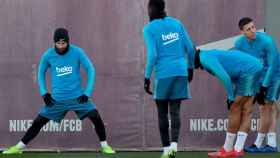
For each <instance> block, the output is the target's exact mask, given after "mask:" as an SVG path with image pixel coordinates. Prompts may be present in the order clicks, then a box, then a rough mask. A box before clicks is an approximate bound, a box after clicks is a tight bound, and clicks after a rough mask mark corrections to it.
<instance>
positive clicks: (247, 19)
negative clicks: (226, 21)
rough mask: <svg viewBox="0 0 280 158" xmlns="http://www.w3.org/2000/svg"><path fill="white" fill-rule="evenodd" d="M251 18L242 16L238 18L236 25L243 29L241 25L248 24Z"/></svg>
mask: <svg viewBox="0 0 280 158" xmlns="http://www.w3.org/2000/svg"><path fill="white" fill-rule="evenodd" d="M252 21H253V19H251V18H249V17H243V18H241V19H240V20H239V22H238V26H239V29H240V30H243V27H244V26H245V25H247V24H249V23H250V22H252Z"/></svg>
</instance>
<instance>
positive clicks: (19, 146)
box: [16, 141, 26, 149]
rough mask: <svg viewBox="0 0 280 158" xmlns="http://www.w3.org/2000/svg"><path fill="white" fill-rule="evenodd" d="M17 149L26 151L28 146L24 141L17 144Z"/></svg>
mask: <svg viewBox="0 0 280 158" xmlns="http://www.w3.org/2000/svg"><path fill="white" fill-rule="evenodd" d="M16 147H17V148H18V149H24V148H25V147H26V145H25V144H24V143H23V142H22V141H20V142H18V143H17V145H16Z"/></svg>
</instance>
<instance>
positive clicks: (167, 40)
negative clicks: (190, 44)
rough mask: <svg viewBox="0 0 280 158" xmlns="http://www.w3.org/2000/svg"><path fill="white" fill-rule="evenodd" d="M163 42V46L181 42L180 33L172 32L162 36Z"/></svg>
mask: <svg viewBox="0 0 280 158" xmlns="http://www.w3.org/2000/svg"><path fill="white" fill-rule="evenodd" d="M161 38H162V40H163V41H164V42H163V45H167V44H171V43H173V42H175V41H177V40H179V33H178V32H170V33H168V34H162V35H161Z"/></svg>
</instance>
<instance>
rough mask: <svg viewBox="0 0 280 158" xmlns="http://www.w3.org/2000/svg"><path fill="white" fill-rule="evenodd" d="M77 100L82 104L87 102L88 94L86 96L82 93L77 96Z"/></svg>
mask: <svg viewBox="0 0 280 158" xmlns="http://www.w3.org/2000/svg"><path fill="white" fill-rule="evenodd" d="M77 100H78V102H79V103H80V104H84V103H86V102H88V96H86V95H85V94H83V95H81V96H79V97H78V98H77Z"/></svg>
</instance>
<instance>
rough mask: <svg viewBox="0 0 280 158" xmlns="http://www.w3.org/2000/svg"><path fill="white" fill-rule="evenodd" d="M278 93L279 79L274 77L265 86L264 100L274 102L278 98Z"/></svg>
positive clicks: (279, 92)
mask: <svg viewBox="0 0 280 158" xmlns="http://www.w3.org/2000/svg"><path fill="white" fill-rule="evenodd" d="M279 94H280V79H274V80H273V81H272V83H271V84H270V85H269V86H268V87H267V94H266V96H265V100H267V101H269V102H275V101H277V100H278V98H279Z"/></svg>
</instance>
